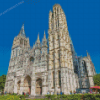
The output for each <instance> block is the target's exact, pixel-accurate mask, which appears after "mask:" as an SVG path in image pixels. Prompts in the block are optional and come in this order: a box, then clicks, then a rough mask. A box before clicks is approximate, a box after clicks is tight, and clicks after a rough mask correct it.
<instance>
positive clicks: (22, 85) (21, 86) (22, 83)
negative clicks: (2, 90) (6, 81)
mask: <svg viewBox="0 0 100 100" xmlns="http://www.w3.org/2000/svg"><path fill="white" fill-rule="evenodd" d="M23 92H24V77H21V83H20V94H22V93H23Z"/></svg>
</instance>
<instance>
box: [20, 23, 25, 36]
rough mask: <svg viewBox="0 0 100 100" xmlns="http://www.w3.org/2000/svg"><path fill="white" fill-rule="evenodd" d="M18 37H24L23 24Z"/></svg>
mask: <svg viewBox="0 0 100 100" xmlns="http://www.w3.org/2000/svg"><path fill="white" fill-rule="evenodd" d="M19 35H21V36H24V37H25V36H26V35H25V30H24V24H23V25H22V27H21V30H20V32H19Z"/></svg>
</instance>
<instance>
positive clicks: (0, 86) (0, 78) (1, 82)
mask: <svg viewBox="0 0 100 100" xmlns="http://www.w3.org/2000/svg"><path fill="white" fill-rule="evenodd" d="M5 81H6V75H2V76H0V90H1V91H3V90H4V86H5Z"/></svg>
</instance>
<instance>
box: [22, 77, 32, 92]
mask: <svg viewBox="0 0 100 100" xmlns="http://www.w3.org/2000/svg"><path fill="white" fill-rule="evenodd" d="M23 92H25V93H28V94H31V77H30V76H26V78H25V80H24V91H23Z"/></svg>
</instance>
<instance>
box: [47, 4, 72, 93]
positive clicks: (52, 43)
mask: <svg viewBox="0 0 100 100" xmlns="http://www.w3.org/2000/svg"><path fill="white" fill-rule="evenodd" d="M48 33H49V71H50V70H51V72H52V71H53V72H52V73H50V74H49V76H48V77H50V75H51V79H52V80H53V82H52V83H51V88H54V93H55V94H56V92H57V87H60V91H63V92H64V93H67V92H68V91H71V90H72V89H71V88H69V90H67V91H66V90H65V88H66V84H67V83H66V81H65V80H66V78H67V77H68V76H66V73H67V72H69V70H70V71H71V72H70V73H71V74H72V73H74V70H73V69H74V68H73V59H72V50H71V39H70V36H69V32H68V27H67V22H66V16H65V14H64V11H63V9H62V8H61V6H60V5H59V4H55V5H54V6H53V11H50V12H49V30H48ZM65 76H66V78H64V77H65ZM69 77H71V75H70V76H69ZM69 77H68V78H69ZM70 82H71V84H72V79H71V80H70ZM48 84H49V83H48ZM63 84H64V85H63ZM49 88H50V85H49Z"/></svg>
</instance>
